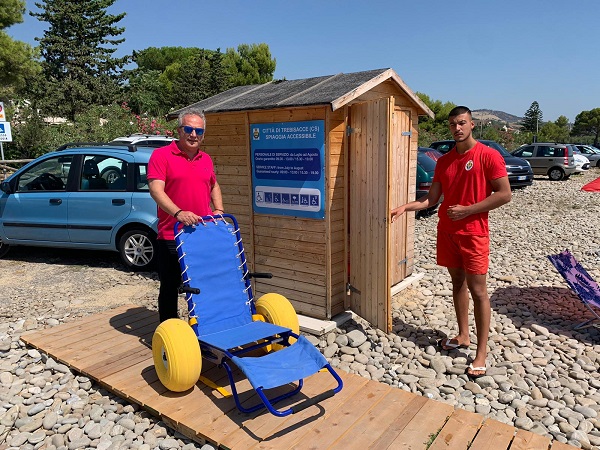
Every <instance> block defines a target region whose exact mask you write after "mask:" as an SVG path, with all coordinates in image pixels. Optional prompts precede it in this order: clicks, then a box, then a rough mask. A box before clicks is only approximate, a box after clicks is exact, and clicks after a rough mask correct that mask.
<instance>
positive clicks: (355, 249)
mask: <svg viewBox="0 0 600 450" xmlns="http://www.w3.org/2000/svg"><path fill="white" fill-rule="evenodd" d="M393 107H394V106H393V99H392V98H385V99H381V100H374V101H369V102H366V103H360V104H356V105H352V107H351V109H350V128H351V131H352V132H351V134H350V142H349V156H350V158H349V159H350V170H349V180H350V185H349V222H350V227H349V233H350V235H349V257H350V261H349V263H350V264H349V265H350V269H349V282H350V285H351V286H350V291H349V292H350V307H351V309H352V310H353V311H354V312H355V313H356V314H358V315H359V316H361V317H363V318H365V319H366V320H368V321H369V322H370V323H371V324H372V325H373V326H375V327H377V328H379V329H381V330H385V331H386V332H389V331H390V329H391V298H390V297H391V295H390V280H389V275H388V272H389V271H388V248H389V245H388V235H389V232H388V223H389V219H388V217H389V202H388V190H389V182H388V167H389V162H390V148H391V145H390V140H391V130H390V128H391V127H390V118H391V117H392V111H393Z"/></svg>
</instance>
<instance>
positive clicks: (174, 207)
mask: <svg viewBox="0 0 600 450" xmlns="http://www.w3.org/2000/svg"><path fill="white" fill-rule="evenodd" d="M205 129H206V119H205V117H204V113H203V112H202V111H199V110H194V109H192V108H189V109H186V110H184V111H183V112H182V113H181V114H180V115H179V119H178V126H177V131H178V133H179V140H177V141H173V142H171V143H170V144H169V145H167V146H166V147H160V148H157V149H156V150H154V152H153V153H152V156H151V157H150V161H149V163H148V180H149V186H150V195H151V196H152V198H153V199H154V201H155V202H156V204H157V205H158V241H157V248H156V250H157V261H158V278H159V280H160V289H159V294H158V314H159V317H160V321H161V322H163V321H165V320H167V319H171V318H177V317H178V314H177V298H178V290H179V286H180V284H181V270H180V268H179V261H178V258H177V249H176V247H175V236H174V234H173V227H174V225H175V222H177V221H179V222H181V223H183V224H185V225H193V224H196V223H198V221H199V220H200V217H202V216H206V215H210V214H222V213H223V199H222V196H221V188H220V187H219V184H218V183H217V178H216V176H215V170H214V166H213V162H212V160H211V159H210V156H208V154H206V153H205V152H203V151H201V150H200V144H201V143H202V140H203V139H204V130H205ZM211 202H212V205H213V207H214V210H213V209H211V206H210V204H211Z"/></svg>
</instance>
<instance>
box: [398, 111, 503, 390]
mask: <svg viewBox="0 0 600 450" xmlns="http://www.w3.org/2000/svg"><path fill="white" fill-rule="evenodd" d="M448 124H449V126H450V131H451V132H452V136H453V137H454V140H455V141H456V145H455V146H454V148H452V150H450V151H449V152H448V153H446V154H445V155H444V156H442V157H441V158H440V159H438V161H437V164H436V168H435V173H434V177H433V183H432V185H431V188H430V189H429V193H428V194H427V195H426V196H424V197H421V198H419V199H417V200H415V201H413V202H410V203H407V204H405V205H402V206H399V207H397V208H395V209H393V210H392V211H391V220H392V222H394V220H395V219H396V218H397V217H398V216H400V215H402V214H403V213H404V212H406V211H419V210H421V209H426V208H428V207H429V206H430V205H436V204H437V203H438V201H439V199H440V197H441V196H442V194H443V196H444V198H443V201H442V204H441V205H440V208H439V210H438V216H439V222H438V236H437V263H438V264H439V265H441V266H444V267H447V268H448V272H449V274H450V278H451V279H452V297H453V301H454V309H455V311H456V319H457V322H458V335H457V336H456V337H454V338H452V339H445V340H444V341H443V342H442V344H441V345H442V348H443V349H444V350H450V349H454V348H459V347H468V346H469V345H470V344H471V340H470V338H469V292H470V293H471V297H472V298H473V303H474V315H475V327H476V331H477V352H476V355H475V358H474V359H473V361H472V362H471V364H470V365H469V367H468V369H467V375H468V376H469V377H474V378H476V377H480V376H482V375H485V372H486V357H487V341H488V335H489V329H490V317H491V308H490V298H489V296H488V293H487V271H488V265H489V228H488V211H491V210H492V209H496V208H498V207H500V206H502V205H504V204H505V203H508V202H509V201H510V200H511V190H510V183H509V182H508V175H507V173H506V166H505V163H504V159H503V158H502V156H501V155H500V153H498V152H497V151H496V150H493V149H491V148H489V147H486V146H485V145H483V144H481V143H480V142H478V141H477V140H475V138H474V137H473V134H472V132H473V128H474V127H475V123H474V122H473V118H472V116H471V111H470V110H469V108H467V107H466V106H457V107H456V108H454V109H453V110H452V111H450V114H449V116H448Z"/></svg>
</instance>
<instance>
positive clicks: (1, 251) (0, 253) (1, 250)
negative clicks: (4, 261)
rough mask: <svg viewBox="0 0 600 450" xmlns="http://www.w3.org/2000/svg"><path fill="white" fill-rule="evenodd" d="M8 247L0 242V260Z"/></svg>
mask: <svg viewBox="0 0 600 450" xmlns="http://www.w3.org/2000/svg"><path fill="white" fill-rule="evenodd" d="M8 250H9V246H8V244H5V243H4V242H2V241H0V258H2V257H4V255H6V254H7V253H8Z"/></svg>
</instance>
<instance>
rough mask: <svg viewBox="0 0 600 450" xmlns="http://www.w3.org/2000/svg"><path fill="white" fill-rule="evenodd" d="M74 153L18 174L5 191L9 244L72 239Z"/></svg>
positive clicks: (2, 217) (2, 213) (2, 214)
mask: <svg viewBox="0 0 600 450" xmlns="http://www.w3.org/2000/svg"><path fill="white" fill-rule="evenodd" d="M73 158H74V156H73V155H60V156H54V157H50V158H47V159H44V160H42V161H40V162H39V163H37V164H35V165H33V166H31V167H28V168H26V169H25V170H24V171H23V172H21V173H19V174H18V175H17V178H16V180H15V183H14V184H13V186H14V192H13V193H11V194H3V198H2V207H1V208H0V221H1V222H2V228H3V240H4V239H6V242H7V243H8V244H11V243H12V242H14V243H22V244H27V243H28V242H30V243H40V242H41V243H43V242H69V232H68V229H67V204H68V198H69V195H70V193H69V192H67V181H68V177H69V173H70V168H71V166H72V164H71V163H72V161H73Z"/></svg>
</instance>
